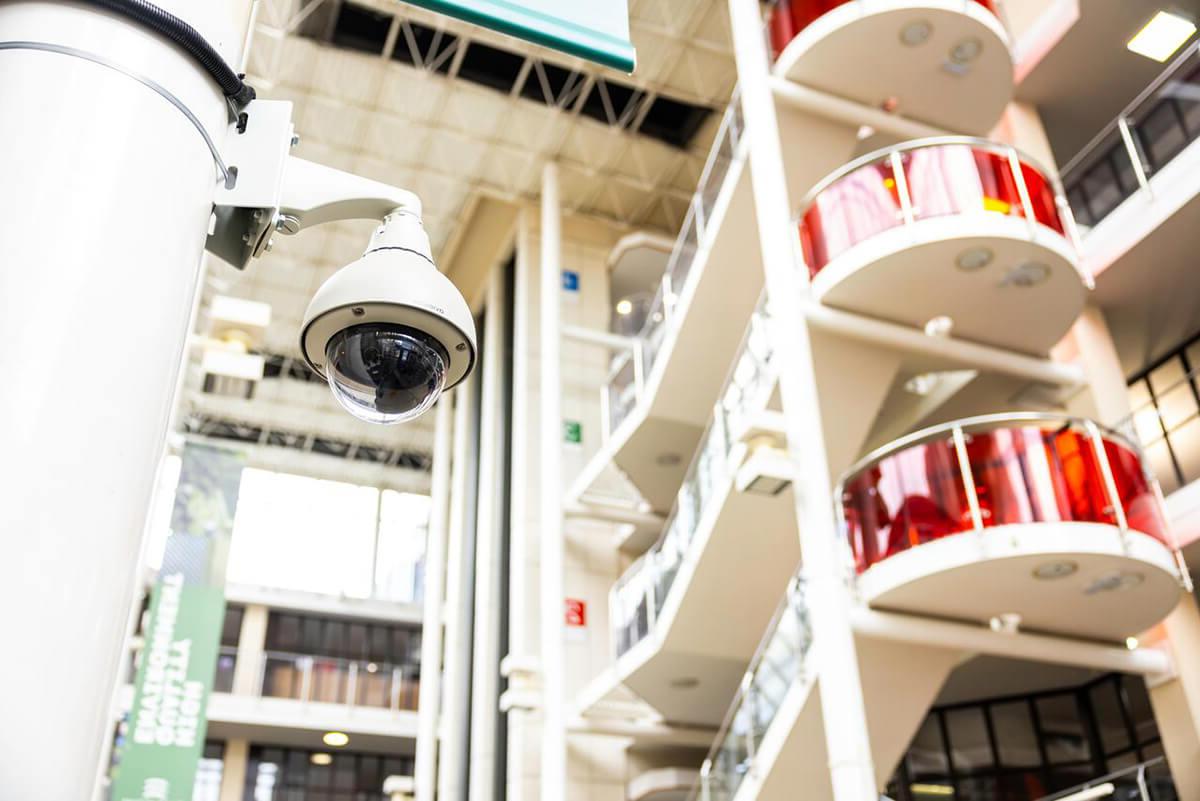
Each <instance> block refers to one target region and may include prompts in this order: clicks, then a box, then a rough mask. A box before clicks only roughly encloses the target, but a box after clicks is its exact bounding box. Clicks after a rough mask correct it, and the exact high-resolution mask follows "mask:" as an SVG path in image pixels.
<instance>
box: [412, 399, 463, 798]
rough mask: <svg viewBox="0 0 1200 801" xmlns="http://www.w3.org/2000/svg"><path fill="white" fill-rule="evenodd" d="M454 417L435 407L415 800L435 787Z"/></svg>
mask: <svg viewBox="0 0 1200 801" xmlns="http://www.w3.org/2000/svg"><path fill="white" fill-rule="evenodd" d="M453 425H454V412H453V408H452V407H451V405H450V399H449V398H446V399H444V400H442V401H441V402H440V403H438V405H437V422H436V423H435V427H434V440H433V478H432V484H431V490H430V494H431V495H432V499H433V504H432V508H431V509H430V513H429V533H428V535H427V540H426V545H425V619H424V621H423V622H422V624H421V701H420V706H419V707H418V710H417V761H416V769H415V775H414V779H415V781H416V801H433V796H434V789H435V787H436V785H437V727H438V711H439V705H440V704H441V699H442V610H443V609H444V605H445V597H444V596H445V586H446V584H445V578H446V535H447V530H448V522H449V521H448V517H447V516H448V514H449V511H450V449H451V433H452V429H453Z"/></svg>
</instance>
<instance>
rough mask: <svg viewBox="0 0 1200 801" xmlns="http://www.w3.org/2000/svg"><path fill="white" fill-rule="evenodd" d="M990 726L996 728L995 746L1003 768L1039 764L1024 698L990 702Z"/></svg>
mask: <svg viewBox="0 0 1200 801" xmlns="http://www.w3.org/2000/svg"><path fill="white" fill-rule="evenodd" d="M991 712H992V729H993V730H994V731H995V732H996V750H997V751H999V754H997V756H998V757H999V759H1000V764H1001V765H1003V766H1004V767H1006V768H1029V767H1034V766H1036V765H1040V764H1041V762H1042V756H1041V753H1040V752H1039V751H1038V744H1037V734H1036V733H1035V732H1034V730H1033V716H1032V714H1031V712H1030V709H1029V703H1028V702H1027V701H1012V702H1010V703H1005V704H993V705H992V708H991Z"/></svg>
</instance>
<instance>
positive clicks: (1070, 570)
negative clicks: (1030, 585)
mask: <svg viewBox="0 0 1200 801" xmlns="http://www.w3.org/2000/svg"><path fill="white" fill-rule="evenodd" d="M1078 571H1079V565H1077V564H1075V563H1074V562H1067V561H1062V562H1047V563H1046V564H1044V565H1038V566H1037V567H1035V568H1034V569H1033V577H1034V578H1035V579H1041V580H1042V581H1053V580H1055V579H1061V578H1066V577H1067V576H1072V575H1074V574H1075V573H1076V572H1078Z"/></svg>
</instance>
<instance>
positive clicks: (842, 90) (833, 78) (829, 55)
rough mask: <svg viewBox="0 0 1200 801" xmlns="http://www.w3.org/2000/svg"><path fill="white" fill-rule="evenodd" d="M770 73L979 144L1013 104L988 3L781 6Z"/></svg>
mask: <svg viewBox="0 0 1200 801" xmlns="http://www.w3.org/2000/svg"><path fill="white" fill-rule="evenodd" d="M768 25H769V30H770V38H771V45H772V48H773V50H774V52H775V55H776V66H775V72H776V74H778V75H783V76H785V77H787V78H788V79H789V80H793V81H795V82H797V83H800V84H804V85H805V86H810V87H812V88H814V89H819V90H821V91H824V92H829V93H830V94H834V95H839V96H841V97H845V98H849V99H850V100H856V101H858V102H860V103H864V104H866V105H868V106H875V107H882V108H885V109H887V110H889V111H892V110H894V111H896V112H897V113H899V114H901V115H903V116H905V117H908V118H910V119H914V120H920V121H922V122H926V123H929V124H931V125H936V126H939V127H941V128H944V129H946V130H949V131H955V132H962V133H975V134H982V133H985V132H987V131H988V130H990V129H991V128H992V127H993V126H994V125H995V124H996V122H997V121H998V120H999V119H1000V115H1001V113H1002V112H1003V111H1004V107H1005V106H1006V105H1007V104H1008V102H1009V100H1011V99H1012V94H1013V57H1012V53H1011V51H1010V48H1009V36H1008V33H1007V31H1006V30H1005V28H1004V25H1003V24H1002V23H1001V21H1000V19H999V18H998V17H997V16H996V12H995V7H994V6H993V4H992V2H991V0H779V2H778V3H777V4H776V5H775V7H774V9H773V10H772V13H771V17H770V20H769V23H768Z"/></svg>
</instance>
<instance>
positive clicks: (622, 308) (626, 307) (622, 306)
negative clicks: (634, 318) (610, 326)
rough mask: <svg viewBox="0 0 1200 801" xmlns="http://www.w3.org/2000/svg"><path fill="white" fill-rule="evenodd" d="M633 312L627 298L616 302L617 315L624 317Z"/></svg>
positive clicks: (631, 304)
mask: <svg viewBox="0 0 1200 801" xmlns="http://www.w3.org/2000/svg"><path fill="white" fill-rule="evenodd" d="M632 311H633V302H632V301H630V300H629V298H621V299H620V300H619V301H617V314H619V315H621V316H622V317H625V316H626V315H628V314H629V313H630V312H632Z"/></svg>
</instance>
